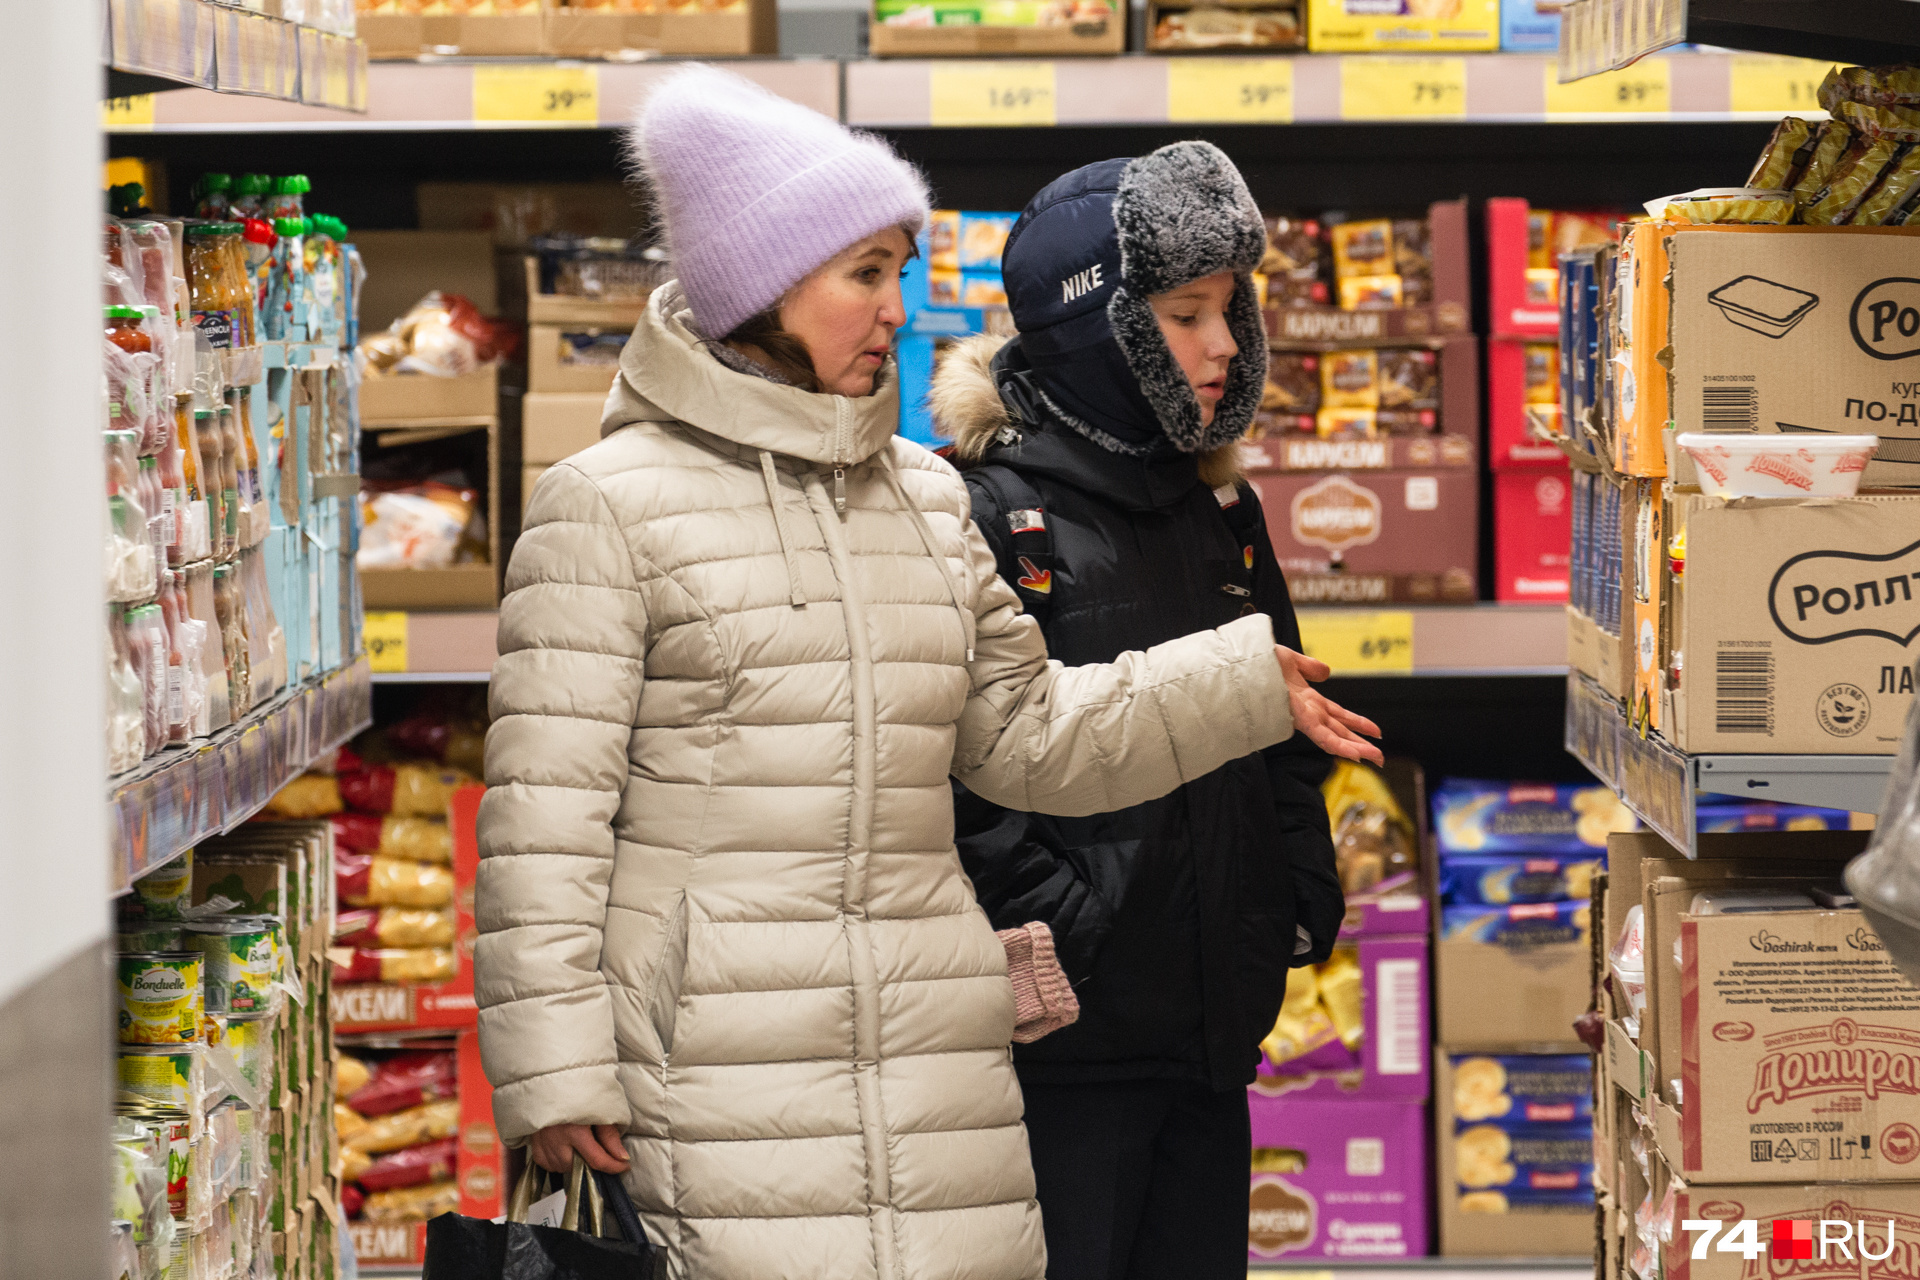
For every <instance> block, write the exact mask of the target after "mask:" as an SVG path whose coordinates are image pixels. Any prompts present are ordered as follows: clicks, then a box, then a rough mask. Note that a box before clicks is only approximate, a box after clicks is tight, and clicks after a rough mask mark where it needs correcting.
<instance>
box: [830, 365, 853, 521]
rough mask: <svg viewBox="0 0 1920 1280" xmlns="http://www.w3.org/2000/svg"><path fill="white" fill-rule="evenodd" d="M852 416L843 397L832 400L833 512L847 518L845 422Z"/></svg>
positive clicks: (850, 407) (850, 409)
mask: <svg viewBox="0 0 1920 1280" xmlns="http://www.w3.org/2000/svg"><path fill="white" fill-rule="evenodd" d="M852 416H853V410H852V406H850V405H849V404H848V403H847V398H846V397H845V396H835V397H834V398H833V511H834V514H835V515H837V516H839V517H840V519H841V520H843V521H844V520H845V519H846V518H847V465H846V463H847V420H848V419H849V418H851V417H852Z"/></svg>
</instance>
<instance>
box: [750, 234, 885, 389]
mask: <svg viewBox="0 0 1920 1280" xmlns="http://www.w3.org/2000/svg"><path fill="white" fill-rule="evenodd" d="M912 251H913V242H912V241H910V240H908V239H907V233H906V232H904V231H902V230H901V229H900V228H898V227H888V228H887V229H886V230H885V231H881V232H878V233H877V234H875V235H870V236H868V237H867V238H866V239H865V240H862V241H860V242H859V243H858V244H855V245H851V246H849V247H848V248H846V249H845V250H843V251H841V252H840V253H839V254H838V255H836V256H835V257H834V258H832V259H831V260H830V261H828V262H827V263H826V265H825V266H822V267H820V268H818V269H817V270H815V271H814V273H813V274H812V275H810V276H808V277H807V278H806V279H805V280H802V281H801V282H800V283H799V284H797V285H795V286H794V287H793V290H792V291H791V292H790V293H788V294H787V297H786V300H785V301H784V302H782V303H781V304H780V327H781V328H783V329H785V330H786V331H787V332H788V333H790V334H792V335H793V336H794V337H796V338H798V339H800V340H801V341H802V342H804V343H806V344H807V353H808V354H809V355H810V356H812V357H813V372H814V374H815V375H816V376H817V377H818V378H819V379H820V389H821V390H822V391H825V392H829V393H831V394H833V395H839V396H864V395H871V394H872V392H873V380H874V377H875V375H877V374H878V373H879V372H880V366H881V365H883V364H885V363H886V362H887V353H888V352H889V351H891V350H892V348H893V334H894V330H896V329H898V328H899V327H900V326H901V325H903V324H905V323H906V322H907V311H906V306H905V304H904V303H902V302H901V300H900V269H901V268H902V267H903V266H905V265H906V262H907V257H908V255H909V254H910V253H912Z"/></svg>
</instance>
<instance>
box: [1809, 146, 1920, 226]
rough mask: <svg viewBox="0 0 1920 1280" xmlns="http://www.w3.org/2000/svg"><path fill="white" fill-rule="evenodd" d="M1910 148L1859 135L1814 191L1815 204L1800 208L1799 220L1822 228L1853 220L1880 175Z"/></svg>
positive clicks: (1877, 182) (1878, 180) (1876, 184)
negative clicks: (1828, 175) (1819, 186)
mask: <svg viewBox="0 0 1920 1280" xmlns="http://www.w3.org/2000/svg"><path fill="white" fill-rule="evenodd" d="M1910 149H1911V144H1910V143H1905V142H1901V141H1899V140H1898V139H1896V138H1892V137H1888V136H1885V135H1882V136H1879V137H1875V136H1873V135H1871V134H1867V133H1859V134H1856V135H1855V137H1854V139H1853V141H1852V142H1851V143H1850V144H1848V146H1847V149H1846V152H1845V153H1844V154H1842V155H1841V157H1840V161H1839V163H1837V164H1836V165H1834V167H1833V173H1832V175H1831V176H1830V177H1828V179H1827V185H1826V186H1824V187H1822V188H1820V190H1819V191H1817V192H1815V193H1814V196H1813V200H1812V203H1810V204H1808V205H1807V206H1806V207H1805V208H1804V209H1802V210H1801V213H1800V220H1801V221H1802V222H1806V223H1810V224H1812V225H1814V226H1820V227H1831V226H1836V225H1839V224H1841V223H1845V222H1851V221H1852V220H1853V214H1854V211H1855V210H1856V209H1858V208H1859V207H1860V204H1861V202H1862V201H1864V200H1865V199H1866V198H1867V194H1868V193H1869V192H1870V191H1872V190H1873V188H1874V187H1876V186H1878V185H1879V183H1880V178H1881V175H1882V174H1884V173H1885V172H1886V171H1887V169H1888V168H1889V167H1891V166H1893V165H1894V164H1895V163H1896V162H1897V161H1898V160H1899V159H1900V158H1901V157H1902V156H1904V155H1905V154H1906V153H1907V151H1908V150H1910Z"/></svg>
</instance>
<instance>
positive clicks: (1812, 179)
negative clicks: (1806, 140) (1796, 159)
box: [1788, 120, 1853, 209]
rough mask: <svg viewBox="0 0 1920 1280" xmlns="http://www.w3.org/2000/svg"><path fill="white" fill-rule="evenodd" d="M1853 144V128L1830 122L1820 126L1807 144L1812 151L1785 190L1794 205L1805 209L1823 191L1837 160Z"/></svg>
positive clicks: (1838, 122) (1836, 164)
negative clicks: (1789, 194) (1789, 192)
mask: <svg viewBox="0 0 1920 1280" xmlns="http://www.w3.org/2000/svg"><path fill="white" fill-rule="evenodd" d="M1852 143H1853V129H1852V128H1851V127H1850V126H1848V125H1846V124H1844V123H1842V122H1841V121H1839V120H1829V121H1827V122H1826V123H1825V124H1823V125H1821V126H1819V128H1818V130H1817V131H1816V132H1815V134H1814V137H1813V138H1812V139H1811V141H1810V144H1809V145H1810V146H1811V148H1812V149H1811V151H1809V152H1808V154H1807V159H1806V162H1805V163H1804V164H1802V165H1801V166H1800V171H1799V173H1798V174H1796V175H1795V176H1794V178H1793V181H1792V183H1791V184H1790V185H1789V187H1788V189H1789V190H1791V191H1792V192H1793V199H1794V203H1795V204H1797V205H1799V206H1800V208H1802V209H1805V208H1806V207H1807V206H1808V205H1810V204H1812V203H1813V201H1814V198H1815V197H1816V196H1818V195H1819V193H1820V192H1821V191H1823V190H1825V189H1826V185H1827V179H1828V178H1830V177H1832V176H1833V171H1834V169H1835V167H1836V166H1838V165H1839V163H1840V157H1841V156H1843V155H1845V154H1846V151H1847V148H1848V147H1849V146H1850V145H1852Z"/></svg>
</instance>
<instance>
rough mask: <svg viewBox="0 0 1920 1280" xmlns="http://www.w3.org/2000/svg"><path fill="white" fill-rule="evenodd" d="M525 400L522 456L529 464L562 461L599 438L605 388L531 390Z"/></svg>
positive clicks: (542, 465) (547, 464) (521, 435)
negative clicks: (582, 390)
mask: <svg viewBox="0 0 1920 1280" xmlns="http://www.w3.org/2000/svg"><path fill="white" fill-rule="evenodd" d="M522 404H523V406H524V409H523V416H522V420H521V428H520V460H521V462H522V463H524V464H526V465H527V466H529V467H533V466H539V467H546V466H549V465H551V464H553V463H555V462H562V461H564V460H566V459H567V458H571V457H572V456H573V455H574V454H576V453H579V452H580V451H581V450H582V449H586V448H589V447H591V446H592V445H595V444H597V443H599V441H600V417H601V414H602V413H603V412H604V411H605V409H606V405H607V395H606V392H604V391H601V392H597V393H587V392H579V391H569V392H552V391H532V392H528V393H527V398H526V399H525V400H524V401H523V402H522ZM521 492H522V493H523V494H524V493H525V492H526V490H525V488H523V489H522V491H521Z"/></svg>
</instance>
